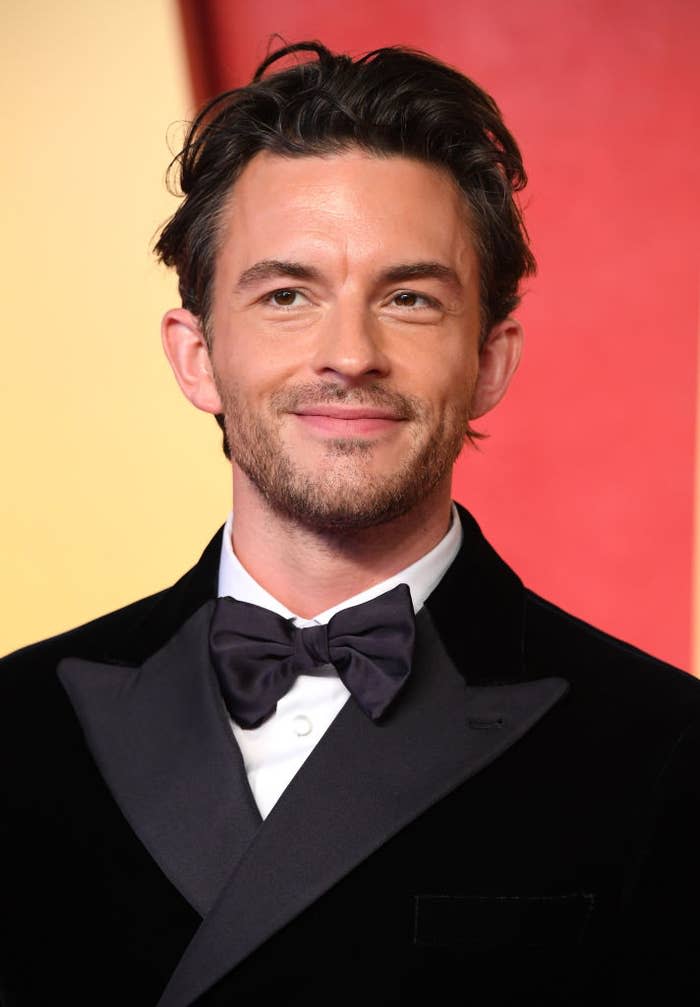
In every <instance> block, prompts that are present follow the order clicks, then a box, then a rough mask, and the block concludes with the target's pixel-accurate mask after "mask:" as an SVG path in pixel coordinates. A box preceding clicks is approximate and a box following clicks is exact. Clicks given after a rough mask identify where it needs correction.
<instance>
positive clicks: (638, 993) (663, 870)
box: [613, 716, 700, 1004]
mask: <svg viewBox="0 0 700 1007" xmlns="http://www.w3.org/2000/svg"><path fill="white" fill-rule="evenodd" d="M620 929H621V932H620V933H619V934H618V935H613V946H614V945H615V944H617V947H618V948H619V949H620V951H621V955H620V958H619V959H618V960H619V962H620V967H619V969H618V975H617V994H618V996H617V999H616V1001H615V1002H616V1003H621V1004H622V1003H634V1002H636V1001H637V998H638V999H639V1002H640V1003H642V1002H652V1003H653V1002H656V1003H668V1004H675V1003H679V1004H680V1003H698V1002H700V716H696V717H695V718H694V720H693V721H692V722H691V724H690V725H689V726H688V727H687V728H686V729H685V730H684V731H683V732H682V733H681V734H680V735H679V737H678V738H677V739H676V741H675V743H674V745H673V747H672V749H671V751H670V752H669V754H668V757H667V759H666V761H665V763H664V765H663V766H662V768H661V771H660V773H659V775H658V779H657V782H656V786H655V788H654V791H653V794H652V801H651V805H650V811H649V814H648V816H647V818H646V821H645V825H644V830H643V842H642V845H641V851H640V853H639V855H638V856H637V857H636V858H635V862H634V866H633V868H632V870H631V872H630V876H629V879H628V884H627V891H626V894H625V904H624V910H623V913H622V916H621V928H620Z"/></svg>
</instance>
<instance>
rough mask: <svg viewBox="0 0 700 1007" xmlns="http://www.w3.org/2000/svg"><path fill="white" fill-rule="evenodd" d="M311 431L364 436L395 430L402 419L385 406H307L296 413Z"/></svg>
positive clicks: (337, 435)
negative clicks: (382, 407)
mask: <svg viewBox="0 0 700 1007" xmlns="http://www.w3.org/2000/svg"><path fill="white" fill-rule="evenodd" d="M294 415H295V416H296V417H297V419H298V420H300V422H301V423H302V424H303V425H304V426H305V427H306V428H307V429H310V430H313V431H315V432H316V433H320V434H330V435H332V436H334V437H363V436H369V435H371V434H378V433H383V432H385V431H388V430H392V429H395V428H396V427H397V426H398V425H399V424H400V423H402V422H404V421H403V420H402V418H401V417H399V416H397V415H396V414H395V413H392V412H390V411H389V410H387V409H377V408H374V407H372V406H338V405H324V406H310V407H309V408H308V409H302V410H299V411H298V412H295V413H294Z"/></svg>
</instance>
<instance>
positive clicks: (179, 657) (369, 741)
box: [0, 43, 700, 1007]
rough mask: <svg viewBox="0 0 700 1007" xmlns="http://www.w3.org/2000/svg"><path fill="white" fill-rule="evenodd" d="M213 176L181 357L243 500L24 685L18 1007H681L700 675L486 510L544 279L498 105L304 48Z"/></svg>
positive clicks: (213, 154)
mask: <svg viewBox="0 0 700 1007" xmlns="http://www.w3.org/2000/svg"><path fill="white" fill-rule="evenodd" d="M296 50H301V51H307V52H310V53H312V55H313V56H315V57H316V58H312V57H308V60H307V61H301V62H297V63H296V64H294V65H292V66H291V67H290V68H288V69H285V70H282V71H280V72H276V73H274V72H273V73H272V74H270V75H267V76H265V72H266V71H267V69H268V67H269V66H270V65H271V64H273V63H275V61H276V60H278V59H279V58H280V57H282V56H285V55H288V54H289V53H290V52H294V51H296ZM297 58H299V57H297ZM178 166H179V170H180V182H181V186H182V191H183V193H184V196H185V198H184V201H183V203H182V204H181V206H180V208H179V210H178V211H177V213H176V214H175V216H174V218H173V219H172V220H171V221H170V222H169V223H168V224H167V226H166V227H165V229H164V231H163V233H162V235H161V237H160V240H159V243H158V253H159V255H160V257H161V258H162V259H163V260H164V261H165V262H166V263H168V264H170V265H173V266H175V267H176V269H177V271H178V275H179V279H180V290H181V295H182V307H180V308H177V309H174V310H172V311H169V312H168V313H167V314H166V316H165V319H164V322H163V343H164V347H165V351H166V354H167V356H168V359H169V361H170V364H171V366H172V368H173V371H174V373H175V376H176V379H177V381H178V382H179V385H180V387H181V388H182V390H183V392H184V394H185V395H186V396H187V398H188V399H189V400H190V401H191V402H192V403H193V404H194V405H195V406H197V407H198V408H199V409H203V410H205V411H207V412H210V413H212V414H214V415H215V416H216V417H217V420H218V421H219V423H220V424H221V426H222V428H223V429H224V435H225V449H226V451H227V454H228V455H229V457H230V458H231V462H232V474H233V501H234V512H233V516H232V518H229V521H228V522H227V524H226V527H225V529H224V531H223V534H222V532H221V531H219V532H217V534H216V535H215V537H214V539H213V540H212V541H211V543H210V544H209V546H208V547H207V549H206V550H205V552H204V554H203V556H202V558H201V559H200V561H199V562H198V563H197V565H196V566H195V567H194V568H193V569H192V570H191V571H190V572H189V573H187V574H186V575H185V576H184V577H183V578H182V579H181V580H180V581H179V582H178V583H177V584H175V585H174V586H173V587H171V588H169V589H167V590H165V591H163V592H161V593H160V594H157V595H155V596H153V597H151V598H147V599H145V600H143V601H140V602H137V603H135V604H134V605H130V606H128V607H127V608H125V609H122V610H121V611H119V612H115V613H113V614H111V615H108V616H105V617H103V618H101V619H98V620H96V621H95V622H92V623H90V624H89V625H87V626H83V627H81V628H79V629H77V630H74V631H73V632H71V633H67V634H64V635H63V636H60V637H58V638H55V639H53V640H49V641H46V642H44V643H40V644H37V645H36V646H34V647H30V648H27V649H25V650H23V651H20V652H19V653H17V654H15V655H13V656H11V657H9V658H7V659H6V660H5V661H4V662H3V668H2V672H3V673H2V679H1V681H2V690H3V693H2V706H1V709H2V717H3V723H2V730H1V731H0V738H2V744H3V746H4V749H5V750H4V753H3V754H4V758H3V760H2V766H3V769H4V774H3V776H4V780H3V794H4V797H3V804H4V808H5V812H6V815H5V822H4V825H3V828H4V844H5V845H4V849H3V856H2V858H1V864H2V866H1V869H2V872H3V876H2V892H3V914H2V927H3V930H2V938H1V940H0V976H1V980H0V987H1V989H2V994H1V996H2V1003H3V1004H7V1005H20V1007H23V1005H26V1004H48V1003H53V1002H65V1003H70V1004H72V1005H83V1004H90V1005H95V1004H100V1005H111V1004H120V1005H125V1004H128V1005H155V1004H158V1005H159V1007H187V1005H191V1004H198V1005H209V1007H211V1005H223V1004H233V1003H239V1002H243V1001H242V998H244V997H245V995H247V994H248V995H253V994H255V995H257V996H258V997H259V998H261V1000H262V1002H265V1003H268V1002H275V1003H279V1004H281V1003H283V1004H304V1005H309V1004H321V1003H323V1004H325V1003H329V1002H330V1003H334V1004H348V1005H349V1004H353V1005H354V1004H357V1003H365V1004H371V1005H384V1004H397V1005H398V1004H401V1005H404V1004H409V1005H410V1004H419V1003H421V1004H422V1003H424V1002H426V1001H427V1000H428V999H431V1000H433V1001H435V1002H437V1003H446V1002H450V1003H452V1002H454V1003H489V1004H519V1003H536V1004H567V1005H568V1004H590V1003H594V1002H595V1003H599V1002H614V1003H632V1002H635V1000H636V999H637V998H638V997H641V996H642V995H643V994H644V993H646V994H647V995H649V994H650V993H651V994H653V995H655V996H656V997H657V998H658V1000H659V1001H662V1002H664V1003H666V1002H668V1003H676V1002H680V998H681V997H682V996H687V995H689V994H690V993H691V992H692V991H693V990H695V989H696V986H695V983H696V981H697V964H696V961H697V951H698V937H697V928H696V927H695V926H694V925H693V924H692V921H691V922H690V923H689V922H688V917H687V914H686V910H688V911H689V910H690V909H691V908H693V909H694V908H695V906H696V900H697V898H698V894H699V893H700V884H699V882H700V877H699V873H700V872H699V868H698V855H697V852H696V835H697V822H696V820H695V818H694V815H695V814H696V807H697V777H698V768H697V751H698V741H697V737H698V723H700V687H699V686H698V684H697V683H696V682H695V681H694V680H693V679H691V678H690V677H689V676H687V675H685V674H683V673H682V672H678V671H676V670H674V669H672V668H669V667H667V666H664V665H662V664H660V663H659V662H657V661H655V660H653V659H652V658H650V657H648V656H646V655H644V654H642V653H640V652H639V651H637V650H635V649H634V648H632V647H629V646H627V645H625V644H623V643H621V642H619V641H616V640H613V639H611V638H609V637H607V636H605V635H604V634H602V633H600V632H598V631H596V630H594V629H593V628H591V627H589V626H587V625H585V624H583V623H581V622H580V621H578V620H576V619H575V618H573V617H571V616H569V615H567V614H565V613H563V612H561V611H560V610H558V609H556V608H554V607H553V606H552V605H550V604H548V603H547V602H545V601H543V600H542V599H540V598H538V597H536V596H535V595H533V594H532V593H531V592H529V591H528V590H526V589H525V588H524V587H523V585H522V583H521V582H520V580H519V579H518V577H517V576H516V575H515V574H514V573H513V572H512V571H511V570H510V569H509V568H508V567H507V566H506V565H505V564H504V563H503V562H502V561H501V560H500V559H499V558H498V557H497V555H496V554H495V553H494V552H493V550H492V549H491V547H490V546H489V545H488V544H487V543H486V542H485V541H484V539H483V537H482V536H481V534H480V532H479V529H478V528H477V526H476V524H475V522H474V521H473V519H472V518H471V517H470V516H469V515H468V514H467V513H466V511H464V510H462V509H461V508H455V507H454V506H453V505H452V503H451V499H450V478H451V471H452V466H453V464H454V461H455V459H456V457H457V455H458V453H459V451H460V449H461V447H462V445H463V442H464V438H465V436H466V437H471V436H474V433H473V431H472V429H471V425H470V424H471V421H472V420H473V419H475V418H477V417H479V416H481V415H483V414H484V413H486V412H488V410H489V409H491V408H492V407H493V406H494V405H495V404H496V403H497V402H498V401H499V399H500V398H501V396H502V395H503V394H504V392H505V391H506V389H507V387H508V384H509V381H510V379H511V377H512V375H513V372H514V370H515V368H516V366H517V363H518V359H519V355H520V348H521V342H522V334H521V329H520V326H519V324H518V323H517V321H515V320H514V319H513V317H512V311H513V310H514V308H515V307H516V305H517V300H518V284H519V281H520V280H521V279H522V277H523V276H525V275H527V274H528V273H530V272H532V270H533V268H534V260H533V259H532V256H531V253H530V252H529V249H528V245H527V240H526V234H525V230H524V227H523V225H522V221H521V219H520V215H519V212H518V209H517V205H516V202H515V193H516V191H517V190H518V189H519V188H520V187H521V186H522V185H523V184H524V181H525V173H524V171H523V167H522V163H521V160H520V154H519V151H518V147H517V145H516V143H515V141H514V140H513V138H512V136H511V135H510V134H509V132H508V131H507V129H506V128H505V126H504V125H503V122H502V120H501V118H500V114H499V112H498V110H497V108H496V106H495V105H494V103H493V102H492V100H491V99H490V98H489V97H488V96H487V95H485V94H484V93H483V92H482V91H481V90H480V89H479V88H478V87H476V85H474V84H473V83H471V82H470V81H468V80H466V79H465V78H464V77H462V76H461V75H460V74H458V73H456V72H455V71H453V70H450V69H448V68H447V67H445V66H443V65H441V64H439V63H437V62H436V61H433V60H431V59H429V58H428V57H424V56H421V55H418V54H415V53H410V52H406V51H402V50H391V49H388V50H378V51H377V52H375V53H371V54H369V55H368V56H366V57H363V58H362V59H359V60H356V61H354V62H353V61H351V60H350V59H349V58H347V57H344V56H334V55H332V54H331V53H330V52H329V51H328V50H326V49H325V48H324V47H322V46H321V45H319V44H316V43H303V44H300V45H299V46H291V47H287V48H286V49H283V50H280V51H279V52H277V53H275V54H273V55H272V56H271V57H270V58H269V59H268V60H266V61H265V63H264V64H263V65H262V66H261V68H260V69H259V71H258V73H257V75H256V77H255V78H254V81H253V83H252V84H251V85H250V86H248V87H247V88H243V89H241V90H239V91H236V92H232V93H229V94H227V95H223V96H221V97H220V98H218V99H216V100H215V101H214V102H212V103H211V104H210V105H209V106H208V107H207V108H206V109H205V110H204V111H203V112H202V113H201V115H200V116H199V118H198V119H197V120H196V121H195V123H194V125H193V127H192V129H191V131H190V133H189V136H188V138H187V141H186V145H185V148H184V151H183V153H182V154H181V156H180V157H179V159H178ZM217 599H218V600H217ZM686 1002H690V1001H686Z"/></svg>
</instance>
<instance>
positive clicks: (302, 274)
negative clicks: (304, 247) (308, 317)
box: [235, 259, 321, 291]
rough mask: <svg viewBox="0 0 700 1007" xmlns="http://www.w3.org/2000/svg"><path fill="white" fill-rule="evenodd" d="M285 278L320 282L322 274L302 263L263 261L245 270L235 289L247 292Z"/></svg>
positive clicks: (274, 260) (278, 260)
mask: <svg viewBox="0 0 700 1007" xmlns="http://www.w3.org/2000/svg"><path fill="white" fill-rule="evenodd" d="M283 276H291V277H292V278H293V279H295V280H318V279H320V277H321V274H320V272H319V270H318V269H316V268H315V267H314V266H305V265H304V264H303V263H301V262H286V261H284V260H282V259H263V260H262V261H261V262H256V263H255V265H254V266H250V267H249V268H248V269H244V270H243V272H242V273H241V275H240V276H239V277H238V282H237V283H236V286H235V289H236V290H238V291H240V290H246V289H247V288H248V287H252V286H254V285H255V284H256V283H261V282H262V281H263V280H272V279H275V278H276V277H283Z"/></svg>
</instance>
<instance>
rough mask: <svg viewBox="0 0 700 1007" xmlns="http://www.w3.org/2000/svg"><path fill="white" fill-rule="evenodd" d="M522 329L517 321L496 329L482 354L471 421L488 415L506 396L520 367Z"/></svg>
mask: <svg viewBox="0 0 700 1007" xmlns="http://www.w3.org/2000/svg"><path fill="white" fill-rule="evenodd" d="M522 347H523V329H522V326H521V324H520V322H518V321H516V320H515V319H514V318H506V319H504V320H503V321H502V322H499V323H498V324H497V325H494V326H493V328H492V329H491V331H490V332H489V334H488V336H487V337H486V339H485V340H484V343H483V345H482V347H481V350H480V352H479V373H478V376H477V379H476V387H475V389H474V394H473V396H472V406H471V410H470V416H471V419H477V418H478V417H479V416H483V415H484V414H485V413H488V412H489V411H490V410H491V409H493V407H494V406H495V405H497V404H498V403H499V402H500V401H501V399H502V398H503V396H504V395H505V393H506V391H507V389H508V386H509V384H510V382H511V378H512V377H513V375H514V374H515V371H516V370H517V367H518V364H519V363H520V355H521V353H522Z"/></svg>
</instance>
